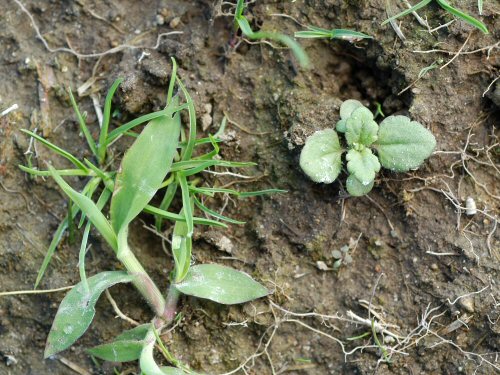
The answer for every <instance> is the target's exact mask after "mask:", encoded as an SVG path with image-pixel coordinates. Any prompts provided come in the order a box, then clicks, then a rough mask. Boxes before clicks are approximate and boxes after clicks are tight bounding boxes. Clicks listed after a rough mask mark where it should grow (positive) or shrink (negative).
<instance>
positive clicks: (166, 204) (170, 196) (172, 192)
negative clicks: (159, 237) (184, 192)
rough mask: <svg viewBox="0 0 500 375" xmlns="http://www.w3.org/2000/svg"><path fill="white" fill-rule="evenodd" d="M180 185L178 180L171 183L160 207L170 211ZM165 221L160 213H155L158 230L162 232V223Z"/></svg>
mask: <svg viewBox="0 0 500 375" xmlns="http://www.w3.org/2000/svg"><path fill="white" fill-rule="evenodd" d="M178 187H179V184H178V183H177V181H174V182H172V183H171V184H170V185H168V187H167V191H166V192H165V195H164V196H163V199H162V200H161V203H160V207H159V208H160V209H161V210H164V211H168V209H169V207H170V204H171V203H172V200H173V199H174V197H175V193H177V188H178ZM162 223H163V217H162V216H160V215H155V227H156V230H157V231H158V232H161V225H162Z"/></svg>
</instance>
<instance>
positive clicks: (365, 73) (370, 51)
mask: <svg viewBox="0 0 500 375" xmlns="http://www.w3.org/2000/svg"><path fill="white" fill-rule="evenodd" d="M328 43H330V42H328ZM325 47H326V48H325ZM307 52H308V53H309V56H310V59H311V61H313V62H314V68H313V69H311V70H310V71H309V72H308V73H306V74H308V76H307V79H305V80H304V81H305V82H303V85H301V88H294V89H292V90H291V91H290V92H288V93H286V94H285V95H283V103H282V104H283V106H282V107H281V108H280V120H281V123H282V126H283V128H284V129H287V135H288V141H289V145H288V146H289V148H291V149H292V148H295V146H300V145H303V144H304V142H305V139H306V138H307V136H309V135H310V134H312V133H313V132H314V131H316V130H320V129H325V128H331V127H333V126H335V123H336V122H337V120H338V119H339V108H340V104H341V103H342V101H344V100H346V99H358V100H360V101H362V102H363V103H364V104H365V105H367V106H368V107H369V108H370V109H371V110H373V112H375V110H376V108H377V105H381V109H382V111H383V112H384V114H385V115H386V116H388V115H392V114H394V113H397V112H399V111H403V110H406V109H408V108H409V107H410V105H411V101H412V97H411V93H410V92H409V91H407V92H405V93H403V94H402V95H400V96H398V95H397V93H398V89H400V88H401V87H405V86H406V80H405V78H404V76H403V74H402V73H400V72H399V71H398V70H395V69H393V68H392V67H391V66H390V63H389V62H388V58H387V56H384V54H383V50H382V48H381V47H380V46H378V45H377V44H376V43H371V44H370V45H368V46H367V47H366V48H356V47H354V46H352V45H350V44H348V43H340V42H337V43H335V45H333V46H331V43H330V44H328V45H325V44H324V43H317V44H315V45H313V46H311V47H309V48H308V49H307Z"/></svg>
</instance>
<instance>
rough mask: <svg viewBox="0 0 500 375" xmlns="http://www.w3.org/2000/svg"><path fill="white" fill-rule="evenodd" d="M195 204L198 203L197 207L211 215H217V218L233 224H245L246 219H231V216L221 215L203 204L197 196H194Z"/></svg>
mask: <svg viewBox="0 0 500 375" xmlns="http://www.w3.org/2000/svg"><path fill="white" fill-rule="evenodd" d="M194 204H195V205H196V207H198V208H199V209H200V210H202V211H203V212H206V213H207V214H209V215H211V216H213V217H216V218H217V219H220V220H224V221H227V222H228V223H231V224H238V225H243V224H245V222H244V221H239V220H235V219H231V218H230V217H227V216H224V215H221V214H220V213H218V212H216V211H213V210H211V209H210V208H208V207H206V206H205V205H203V204H202V203H201V202H200V201H199V200H198V199H197V198H196V197H195V198H194Z"/></svg>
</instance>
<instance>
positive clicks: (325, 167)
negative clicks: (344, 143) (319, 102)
mask: <svg viewBox="0 0 500 375" xmlns="http://www.w3.org/2000/svg"><path fill="white" fill-rule="evenodd" d="M343 151H344V150H343V149H342V147H341V146H340V142H339V137H338V135H337V133H336V132H335V131H334V130H333V129H326V130H320V131H317V132H316V133H314V134H313V135H311V136H310V137H309V138H307V140H306V144H305V145H304V148H303V149H302V152H301V153H300V167H301V168H302V170H303V171H304V173H305V174H307V175H308V176H309V178H310V179H311V180H313V181H314V182H323V183H326V184H330V183H332V182H333V181H335V179H336V178H337V177H338V175H339V173H340V169H341V167H342V152H343Z"/></svg>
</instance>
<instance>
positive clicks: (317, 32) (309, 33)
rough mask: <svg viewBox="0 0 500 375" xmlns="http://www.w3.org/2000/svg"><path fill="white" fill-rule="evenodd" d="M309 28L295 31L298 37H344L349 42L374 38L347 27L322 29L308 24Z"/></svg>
mask: <svg viewBox="0 0 500 375" xmlns="http://www.w3.org/2000/svg"><path fill="white" fill-rule="evenodd" d="M307 29H308V30H304V31H297V32H296V33H295V37H296V38H305V39H323V38H327V39H342V40H347V41H349V42H357V41H359V40H362V39H373V37H371V36H370V35H366V34H363V33H360V32H359V31H354V30H347V29H332V30H327V29H322V28H320V27H315V26H308V27H307Z"/></svg>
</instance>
